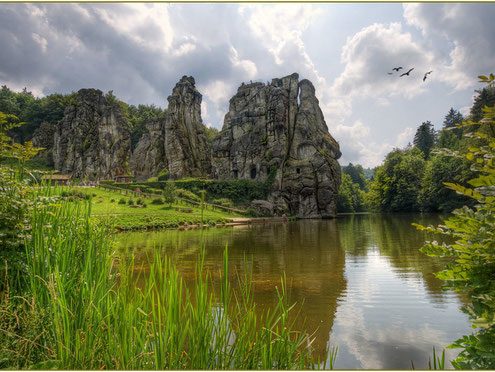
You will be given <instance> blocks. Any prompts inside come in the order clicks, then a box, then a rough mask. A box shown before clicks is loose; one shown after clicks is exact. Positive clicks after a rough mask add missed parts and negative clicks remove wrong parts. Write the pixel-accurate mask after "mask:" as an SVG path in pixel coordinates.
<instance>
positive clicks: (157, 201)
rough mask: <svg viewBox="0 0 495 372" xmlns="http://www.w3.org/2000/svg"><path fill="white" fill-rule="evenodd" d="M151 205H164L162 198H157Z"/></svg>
mask: <svg viewBox="0 0 495 372" xmlns="http://www.w3.org/2000/svg"><path fill="white" fill-rule="evenodd" d="M151 204H155V205H159V204H164V202H163V199H162V198H155V199H153V200H152V201H151Z"/></svg>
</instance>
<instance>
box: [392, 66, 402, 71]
mask: <svg viewBox="0 0 495 372" xmlns="http://www.w3.org/2000/svg"><path fill="white" fill-rule="evenodd" d="M392 70H394V71H397V72H399V70H402V67H401V66H399V67H394V68H393V69H392Z"/></svg>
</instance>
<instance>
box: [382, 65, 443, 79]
mask: <svg viewBox="0 0 495 372" xmlns="http://www.w3.org/2000/svg"><path fill="white" fill-rule="evenodd" d="M402 69H403V67H402V66H399V67H394V68H393V69H392V71H395V72H399V71H400V70H402ZM412 70H414V67H413V68H410V69H409V70H408V71H407V72H404V73H402V74H400V75H399V77H403V76H409V74H410V73H411V71H412ZM432 72H433V70H432V71H428V72H427V73H426V74H425V75H424V76H423V81H426V78H427V77H428V75H429V74H431V73H432ZM387 74H389V75H393V74H394V73H393V72H387Z"/></svg>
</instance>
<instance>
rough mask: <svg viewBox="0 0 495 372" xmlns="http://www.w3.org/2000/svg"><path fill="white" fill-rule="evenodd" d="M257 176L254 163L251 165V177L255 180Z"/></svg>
mask: <svg viewBox="0 0 495 372" xmlns="http://www.w3.org/2000/svg"><path fill="white" fill-rule="evenodd" d="M255 178H256V166H255V165H253V166H252V167H251V179H252V180H254V179H255Z"/></svg>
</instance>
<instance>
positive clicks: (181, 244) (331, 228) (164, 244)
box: [119, 220, 346, 357]
mask: <svg viewBox="0 0 495 372" xmlns="http://www.w3.org/2000/svg"><path fill="white" fill-rule="evenodd" d="M119 241H120V242H121V247H122V248H123V249H125V250H129V251H134V252H135V253H136V262H140V261H141V262H142V261H143V260H145V259H146V254H147V252H148V253H149V252H150V251H152V250H154V249H157V247H160V248H158V249H162V250H163V251H164V252H166V254H167V255H168V256H170V257H171V259H172V260H173V261H174V262H175V263H176V265H177V267H178V269H179V271H180V272H181V273H182V275H183V277H184V279H185V280H186V282H189V283H191V282H192V281H194V276H195V271H194V270H195V265H196V261H197V258H198V254H199V251H200V247H201V245H202V244H205V246H206V256H205V269H206V270H208V271H209V272H210V273H212V277H213V279H214V288H213V289H214V291H215V293H216V295H218V293H219V282H218V278H219V274H220V272H221V270H222V255H223V250H224V248H225V246H226V245H228V247H229V263H230V276H231V283H232V285H233V288H234V290H236V286H237V280H236V277H237V273H238V274H240V276H242V275H243V273H244V272H245V270H246V269H247V270H250V271H251V272H252V284H253V290H254V299H255V302H256V305H257V307H258V308H259V309H260V311H263V310H267V309H270V308H273V307H274V306H275V305H276V303H277V291H276V287H279V288H280V283H281V278H282V276H283V275H284V273H285V275H286V279H287V292H288V296H289V298H288V300H289V303H290V304H292V303H294V302H297V305H296V308H295V311H294V312H293V314H294V315H295V314H296V313H297V312H298V311H299V318H298V319H297V322H296V325H295V329H296V330H297V329H299V330H305V331H308V332H309V333H312V332H315V338H316V340H315V342H314V344H313V346H314V349H315V351H316V353H317V355H318V356H320V357H323V352H324V350H325V348H326V345H327V342H328V338H329V335H330V331H331V329H332V325H333V321H334V317H335V312H336V308H337V300H338V298H339V297H340V296H341V295H342V293H343V292H344V290H345V288H346V280H345V277H344V266H345V252H344V250H343V249H342V247H341V245H340V241H339V233H338V231H337V224H336V222H335V221H317V220H314V221H298V222H296V223H287V224H268V225H253V226H250V227H244V228H242V229H209V230H204V231H198V230H197V231H163V232H151V233H150V232H147V233H134V234H127V236H121V237H120V238H119ZM143 248H145V249H143ZM246 263H247V265H246ZM246 266H247V267H246Z"/></svg>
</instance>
